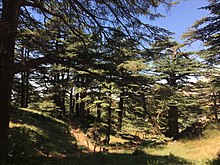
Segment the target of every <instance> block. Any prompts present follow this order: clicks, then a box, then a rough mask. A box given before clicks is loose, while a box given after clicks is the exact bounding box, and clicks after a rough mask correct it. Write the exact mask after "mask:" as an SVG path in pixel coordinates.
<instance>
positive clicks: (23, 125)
mask: <svg viewBox="0 0 220 165" xmlns="http://www.w3.org/2000/svg"><path fill="white" fill-rule="evenodd" d="M9 127H10V128H15V127H23V128H26V129H29V130H31V131H34V132H37V133H38V134H39V135H42V136H46V135H45V134H44V132H43V130H42V129H40V128H38V127H35V126H33V125H28V124H20V123H14V122H10V124H9Z"/></svg>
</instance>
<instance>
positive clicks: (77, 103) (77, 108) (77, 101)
mask: <svg viewBox="0 0 220 165" xmlns="http://www.w3.org/2000/svg"><path fill="white" fill-rule="evenodd" d="M79 99H80V94H79V93H76V101H75V102H76V105H75V111H76V118H79Z"/></svg>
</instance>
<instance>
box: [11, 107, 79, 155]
mask: <svg viewBox="0 0 220 165" xmlns="http://www.w3.org/2000/svg"><path fill="white" fill-rule="evenodd" d="M10 128H11V129H10V134H11V136H10V137H11V138H10V139H11V141H15V142H16V143H22V140H26V139H28V140H30V141H31V142H32V143H33V144H34V145H31V147H34V148H35V149H36V151H37V153H38V155H45V154H47V152H48V151H49V152H50V154H51V155H60V156H61V155H63V156H65V154H66V153H67V152H68V153H69V152H74V147H75V143H76V141H75V138H74V137H73V136H71V134H70V133H69V129H68V126H67V125H66V124H65V123H64V122H63V121H62V120H59V119H57V118H55V117H52V116H51V115H49V114H48V113H46V112H39V111H35V110H30V109H14V110H13V112H12V119H11V122H10ZM19 138H20V139H21V140H20V141H19ZM16 143H15V144H16ZM18 145H22V144H18ZM34 148H33V149H34Z"/></svg>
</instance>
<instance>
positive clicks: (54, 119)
mask: <svg viewBox="0 0 220 165" xmlns="http://www.w3.org/2000/svg"><path fill="white" fill-rule="evenodd" d="M20 110H23V111H26V112H31V113H36V114H39V115H43V116H45V117H48V118H50V119H51V120H53V121H55V122H58V123H60V124H64V125H66V123H65V122H64V121H62V120H60V119H57V118H55V117H52V116H50V115H49V114H47V113H45V112H41V111H38V110H33V109H28V108H20Z"/></svg>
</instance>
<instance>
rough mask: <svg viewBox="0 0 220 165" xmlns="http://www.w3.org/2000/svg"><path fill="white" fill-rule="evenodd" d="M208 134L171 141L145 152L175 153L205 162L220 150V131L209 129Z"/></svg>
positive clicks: (157, 153)
mask: <svg viewBox="0 0 220 165" xmlns="http://www.w3.org/2000/svg"><path fill="white" fill-rule="evenodd" d="M206 134H207V135H206V136H205V137H203V138H201V139H195V140H182V141H174V142H170V143H169V144H168V145H167V146H164V147H162V148H157V149H153V148H147V149H145V152H147V153H149V154H153V155H161V156H162V155H175V156H178V157H181V158H183V159H186V160H189V161H191V162H193V164H205V162H207V161H208V160H211V159H213V158H215V157H216V156H217V154H218V152H219V151H220V132H219V131H217V130H212V131H211V130H209V131H208V132H206Z"/></svg>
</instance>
